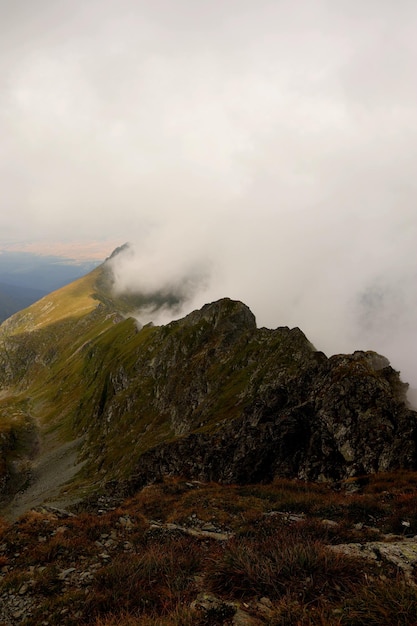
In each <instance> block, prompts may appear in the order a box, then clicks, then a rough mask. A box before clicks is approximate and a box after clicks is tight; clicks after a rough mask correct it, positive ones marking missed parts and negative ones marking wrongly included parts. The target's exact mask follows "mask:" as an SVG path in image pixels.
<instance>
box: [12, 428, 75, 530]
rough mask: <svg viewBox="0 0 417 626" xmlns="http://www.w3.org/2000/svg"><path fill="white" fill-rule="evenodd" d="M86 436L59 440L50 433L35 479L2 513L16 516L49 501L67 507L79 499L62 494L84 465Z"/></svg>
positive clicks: (35, 467) (37, 466) (40, 455)
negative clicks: (80, 454) (82, 448)
mask: <svg viewBox="0 0 417 626" xmlns="http://www.w3.org/2000/svg"><path fill="white" fill-rule="evenodd" d="M81 443H82V438H80V439H76V440H74V441H70V442H66V443H59V442H57V441H56V438H55V439H54V438H53V437H51V436H48V435H46V436H45V437H44V440H43V442H42V447H41V450H40V453H39V455H38V456H37V457H36V459H35V460H34V462H33V480H32V482H31V484H30V485H29V486H28V487H27V489H25V490H24V491H21V492H19V493H18V494H16V496H15V497H14V498H13V500H12V501H11V502H10V503H9V504H8V505H7V506H6V507H4V509H3V510H2V511H0V513H1V514H2V515H3V516H4V517H5V518H6V519H7V520H9V521H14V520H16V519H17V518H18V517H19V516H20V515H23V513H25V512H26V511H28V510H30V509H32V508H34V507H36V506H40V505H41V504H49V505H51V506H60V507H65V506H68V505H69V504H70V503H74V502H75V501H76V497H74V496H72V497H71V498H70V497H68V496H65V494H62V493H61V492H62V487H63V486H64V485H65V483H67V482H68V481H70V480H71V479H72V478H73V477H74V476H75V474H76V473H77V472H78V471H79V470H80V469H81V468H82V466H83V465H84V463H77V457H78V451H79V448H80V445H81Z"/></svg>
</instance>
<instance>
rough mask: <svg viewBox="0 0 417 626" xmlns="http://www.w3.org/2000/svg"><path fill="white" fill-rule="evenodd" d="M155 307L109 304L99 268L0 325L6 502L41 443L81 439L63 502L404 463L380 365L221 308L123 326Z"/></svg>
mask: <svg viewBox="0 0 417 626" xmlns="http://www.w3.org/2000/svg"><path fill="white" fill-rule="evenodd" d="M122 253H123V250H122ZM152 298H153V300H152ZM163 298H164V296H163V295H161V294H154V295H153V296H147V297H146V298H145V297H144V296H143V295H140V294H131V295H130V296H118V297H116V296H115V295H114V294H113V292H112V275H111V258H110V259H109V261H106V263H104V264H103V265H102V266H100V267H99V268H96V269H95V270H93V271H92V272H91V273H90V274H88V275H86V276H85V277H83V278H81V279H78V280H77V281H75V282H74V283H71V284H70V285H68V286H66V287H63V288H61V289H59V290H58V291H56V292H53V293H52V294H48V296H46V297H45V298H43V299H42V300H41V301H39V302H37V303H35V304H34V305H32V306H31V307H29V308H28V309H26V310H24V311H22V312H20V313H18V314H16V315H14V316H13V317H12V318H10V319H9V320H7V321H6V322H5V323H3V324H2V326H1V327H0V341H1V342H2V346H3V349H2V351H1V352H0V365H1V370H0V384H1V385H2V389H3V397H2V398H1V399H0V410H1V413H2V423H1V431H2V438H3V442H4V445H3V449H2V468H3V469H2V481H3V482H2V485H3V486H2V491H3V496H4V498H5V500H7V499H10V498H11V497H12V496H13V494H14V492H16V491H17V490H19V489H22V488H24V486H25V485H26V486H27V485H28V484H30V482H31V481H33V476H34V473H35V472H33V471H32V469H33V468H34V467H35V468H36V459H37V448H38V447H39V443H38V442H39V439H40V440H42V441H44V442H45V441H46V442H47V441H49V440H51V441H52V438H51V437H52V434H53V441H54V442H55V443H54V445H56V441H57V440H58V441H59V442H60V445H62V446H64V445H67V444H68V443H69V442H71V441H75V440H77V441H80V445H79V454H78V457H77V460H76V462H77V463H80V464H82V469H81V471H80V472H79V473H78V474H77V476H75V477H73V478H72V479H71V481H72V482H71V483H70V484H68V485H67V486H66V487H65V491H66V492H67V494H72V497H74V499H79V498H81V499H82V498H83V497H87V495H88V494H91V493H94V492H96V491H97V492H100V491H103V490H104V491H108V492H112V491H113V492H115V491H119V492H120V493H123V492H124V493H128V492H133V491H134V490H135V489H137V488H139V487H140V486H143V485H144V484H148V483H149V482H153V481H155V480H160V479H162V477H163V476H165V475H184V476H188V477H189V478H190V479H198V480H216V481H220V482H237V483H239V482H240V483H244V482H253V481H255V482H256V481H269V480H272V479H273V478H274V477H276V476H285V477H297V478H302V479H304V480H321V481H337V480H344V479H346V478H349V477H352V476H356V475H359V474H367V473H373V472H378V471H390V470H393V469H396V468H400V467H401V468H406V469H415V468H416V467H417V465H416V458H417V455H416V446H417V443H416V442H417V434H416V433H417V426H416V424H417V421H416V413H414V412H413V411H411V410H410V409H409V408H408V407H407V406H406V403H405V393H406V387H407V386H406V385H405V384H404V383H402V382H401V380H400V378H399V375H398V373H397V372H395V371H394V370H393V369H392V368H391V367H390V365H389V362H388V361H387V359H385V357H382V356H380V355H377V354H376V353H374V352H370V351H368V352H361V351H357V352H355V353H354V354H353V355H335V356H333V357H330V358H327V357H326V356H325V355H324V354H323V353H322V352H320V351H317V350H316V349H315V348H314V346H312V344H311V343H310V342H309V341H308V339H307V338H306V337H305V335H304V334H303V333H302V331H301V330H300V329H298V328H294V329H289V328H287V327H279V328H277V329H275V330H270V329H265V328H257V327H256V320H255V317H254V315H253V314H252V312H251V311H250V310H249V308H248V307H247V306H246V305H244V304H243V303H241V302H238V301H233V300H230V299H228V298H224V299H222V300H220V301H217V302H214V303H210V304H206V305H205V306H204V307H202V309H200V310H199V311H194V312H192V313H190V314H189V315H187V316H186V317H185V318H183V319H182V320H177V321H174V322H171V323H170V324H167V325H165V326H152V325H147V326H145V327H144V328H142V329H139V328H138V326H137V324H136V322H135V321H134V319H132V318H130V317H128V311H129V310H132V309H134V308H138V307H139V308H140V306H149V303H150V302H152V303H153V305H154V306H155V307H157V306H158V305H159V304H161V303H163ZM28 432H32V437H28V436H27V433H28ZM25 433H26V434H25ZM24 434H25V435H24ZM23 440H24V441H23ZM46 451H47V450H46ZM80 467H81V465H80ZM22 468H24V469H22ZM54 497H55V494H54Z"/></svg>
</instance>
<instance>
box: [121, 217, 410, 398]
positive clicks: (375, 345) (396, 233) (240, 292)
mask: <svg viewBox="0 0 417 626" xmlns="http://www.w3.org/2000/svg"><path fill="white" fill-rule="evenodd" d="M217 217H218V219H213V220H212V221H211V223H209V221H208V220H206V223H205V225H204V228H203V227H202V226H201V224H199V223H198V222H197V220H196V221H195V222H193V220H191V219H190V220H189V221H188V224H187V229H186V230H182V229H181V228H175V226H174V225H173V224H172V223H169V224H166V225H165V226H163V225H159V227H158V228H155V229H154V230H153V231H151V232H149V233H147V235H146V236H144V237H143V238H142V239H141V241H139V242H131V243H130V245H129V249H128V251H127V253H125V254H120V255H118V256H117V257H115V258H114V259H112V261H111V264H112V270H113V275H114V281H115V282H114V286H115V289H116V291H118V292H123V291H127V292H129V291H136V290H139V291H143V292H145V293H152V292H155V291H162V292H163V293H176V294H178V295H179V297H180V300H181V305H180V306H178V305H176V307H175V309H174V310H169V309H165V310H163V311H158V312H154V311H152V310H149V311H146V312H145V313H144V312H142V314H141V315H140V316H139V317H140V321H141V322H144V323H147V322H148V321H154V322H155V323H167V322H169V321H171V320H172V319H177V318H179V317H181V316H183V315H185V314H187V313H189V312H190V311H191V310H193V309H195V308H199V307H200V306H202V305H203V304H205V303H207V302H211V301H213V300H217V299H219V298H221V297H224V296H227V297H231V298H233V299H238V300H241V301H243V302H245V304H247V305H248V306H249V307H250V308H251V310H252V311H253V312H254V314H255V315H256V318H257V323H258V326H266V327H269V328H275V327H277V326H282V325H288V326H290V327H294V326H299V327H300V328H301V329H302V330H303V331H304V332H305V333H306V335H307V336H308V337H309V339H310V340H311V341H312V342H313V343H314V344H315V345H316V347H317V348H318V349H320V350H323V351H324V352H326V353H327V354H329V355H330V354H334V353H338V352H352V351H354V350H356V349H363V350H368V349H369V350H375V351H378V352H380V353H381V354H384V355H386V356H387V357H388V358H389V359H390V361H391V363H392V365H393V366H394V367H396V368H397V369H399V370H401V373H402V377H403V380H405V381H408V382H409V383H410V384H411V386H417V373H416V372H417V364H416V357H415V353H416V350H415V348H416V346H417V334H416V327H415V319H414V311H415V310H416V309H417V294H416V291H415V288H414V285H415V284H416V278H417V275H416V272H415V271H414V269H413V263H412V260H413V255H414V251H413V243H412V242H413V239H412V238H411V237H409V238H408V246H407V245H403V247H402V249H401V251H400V250H399V248H398V247H397V242H396V241H395V240H396V238H397V239H400V238H401V237H402V235H403V233H402V228H403V216H396V215H392V216H391V219H390V220H389V221H387V222H386V223H385V224H384V225H383V227H381V224H380V223H378V220H377V219H375V218H374V217H373V216H372V215H371V212H369V214H368V215H366V214H365V215H362V216H357V219H356V220H354V221H352V219H351V215H350V214H349V213H348V212H347V213H346V215H345V216H344V218H345V219H340V217H341V216H340V213H339V214H338V215H337V220H336V219H335V218H334V216H332V215H331V214H326V212H325V211H321V212H320V211H317V212H316V214H315V216H314V218H315V219H312V217H313V216H312V213H311V212H308V211H298V212H297V213H294V212H288V213H287V214H286V215H285V216H284V215H274V214H269V215H268V214H267V213H266V212H265V211H261V210H259V211H258V212H257V214H256V218H254V217H253V216H251V215H250V214H248V215H246V216H244V215H243V216H241V217H240V218H238V216H234V217H233V218H231V217H230V216H229V219H227V216H222V217H221V219H220V216H217ZM188 232H189V233H190V235H189V236H188ZM416 234H417V233H416ZM403 243H407V240H405V242H403Z"/></svg>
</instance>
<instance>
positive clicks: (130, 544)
mask: <svg viewBox="0 0 417 626" xmlns="http://www.w3.org/2000/svg"><path fill="white" fill-rule="evenodd" d="M416 486H417V474H416V473H400V474H399V475H398V480H395V475H391V474H389V475H384V476H382V475H381V476H374V477H367V479H366V480H363V481H361V488H360V490H359V491H357V492H353V493H350V492H349V491H345V490H344V489H339V490H332V489H330V488H329V486H326V485H308V484H306V483H301V482H298V481H288V480H277V481H275V482H274V483H272V484H270V485H249V486H245V487H242V486H234V485H229V486H224V485H218V484H200V483H195V482H194V483H190V482H186V481H182V480H179V479H175V480H171V479H169V480H166V481H165V482H163V483H160V484H156V485H152V486H150V487H146V488H145V489H143V490H141V491H140V492H139V493H138V494H136V496H134V497H132V498H130V499H128V500H127V501H126V502H124V503H123V504H122V505H120V506H119V507H118V508H116V509H114V510H109V511H107V512H104V513H102V514H95V513H94V512H90V513H87V512H86V513H81V514H79V515H76V516H75V517H67V518H65V519H59V517H58V516H56V515H54V514H53V513H37V512H31V513H29V514H27V515H26V516H24V517H23V518H21V519H20V520H19V521H18V522H17V523H15V524H12V525H9V524H6V523H3V522H1V523H0V573H1V581H0V596H1V595H2V594H6V596H4V597H7V594H10V593H11V594H19V590H20V589H21V587H22V585H24V584H29V589H30V591H28V592H27V593H30V594H33V595H34V596H36V598H37V608H36V610H35V611H34V612H33V613H32V616H28V617H27V619H26V621H25V622H24V623H25V624H26V626H31V625H35V624H39V623H41V622H42V621H43V620H45V616H47V621H48V622H49V623H50V624H51V625H52V624H57V625H58V624H59V625H62V626H65V625H67V626H74V625H75V624H77V625H80V626H86V625H87V624H88V625H92V626H136V625H137V624H141V625H143V626H159V625H160V626H191V625H193V626H205V625H209V624H213V625H215V624H225V625H226V624H229V623H230V619H231V618H230V616H229V617H227V615H228V614H229V615H230V613H231V612H233V610H234V609H233V610H232V609H230V605H227V604H224V607H226V606H227V607H228V608H227V610H224V608H222V605H221V604H220V609H219V610H218V611H217V610H215V611H212V612H211V613H210V612H207V613H204V611H201V610H200V611H198V610H193V609H192V608H191V604H192V602H193V600H195V599H196V597H197V595H198V594H199V593H201V592H207V593H208V592H210V593H212V594H214V595H215V596H216V597H217V598H218V599H219V602H220V603H222V602H224V603H227V602H232V603H234V606H241V607H244V610H245V611H246V612H247V613H248V614H249V615H251V616H252V617H255V618H256V619H257V620H258V623H259V624H270V625H272V626H274V625H275V626H278V625H285V626H291V625H294V626H300V625H301V626H304V625H306V626H307V625H319V626H359V624H370V625H376V624H381V626H386V625H390V624H400V625H402V626H405V625H406V624H410V625H413V624H414V626H416V625H417V620H416V619H415V616H417V595H416V590H415V588H414V587H413V586H412V585H410V584H409V583H407V584H406V583H405V581H404V579H403V578H402V577H401V576H400V575H399V574H398V571H397V570H396V569H395V568H394V567H392V566H389V565H386V564H384V563H383V562H381V563H379V564H377V565H375V564H372V563H370V562H367V561H365V560H363V559H361V560H357V559H356V560H355V559H353V558H348V557H347V556H345V555H342V554H336V553H335V552H333V551H332V550H331V549H330V547H329V546H331V545H334V544H337V543H347V542H362V543H365V542H367V541H370V540H372V541H375V540H376V539H380V538H381V535H382V533H383V532H387V531H390V532H392V531H396V532H400V534H401V535H406V534H408V533H409V532H413V534H414V528H415V526H414V525H415V524H416V518H417V515H416V505H417V489H416ZM150 519H159V520H161V524H162V526H160V527H153V526H151V525H150V522H149V520H150ZM403 522H406V525H404V524H403ZM170 523H175V524H176V525H177V526H183V527H185V528H191V529H192V530H193V531H197V532H198V531H199V529H203V528H204V527H205V525H207V524H209V525H210V527H213V528H215V529H217V530H218V531H225V530H227V531H229V532H230V533H232V534H231V536H230V538H229V539H225V538H224V539H223V540H221V541H219V540H217V541H216V540H215V539H213V538H211V537H210V536H207V535H205V534H204V533H202V534H201V535H200V536H189V535H187V534H184V533H183V532H182V531H181V530H178V529H175V530H173V529H172V528H171V529H170V528H169V524H170ZM109 538H110V539H111V541H110V543H109V544H106V541H108V539H109ZM106 551H107V552H108V555H107V556H106V557H105V558H104V559H103V553H104V552H106ZM67 567H74V568H75V571H76V574H75V575H74V576H73V577H72V578H71V577H69V578H67V579H65V580H63V578H62V576H61V572H62V570H63V569H65V568H67ZM89 568H91V569H90V576H89V577H87V579H86V582H82V579H81V578H80V576H81V574H82V572H83V571H86V570H89ZM262 597H264V598H268V602H269V608H268V610H267V611H266V612H265V610H261V607H260V605H259V601H260V599H261V598H262ZM413 620H414V621H413Z"/></svg>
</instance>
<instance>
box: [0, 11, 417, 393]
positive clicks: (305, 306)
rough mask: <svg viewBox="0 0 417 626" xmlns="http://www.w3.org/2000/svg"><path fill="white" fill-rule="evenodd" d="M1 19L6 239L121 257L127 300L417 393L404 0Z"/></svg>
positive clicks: (415, 18) (414, 125)
mask: <svg viewBox="0 0 417 626" xmlns="http://www.w3.org/2000/svg"><path fill="white" fill-rule="evenodd" d="M0 1H1V3H0V7H1V9H0V31H1V32H0V35H1V36H0V50H1V54H0V87H1V89H0V137H1V142H0V175H1V187H2V193H1V200H0V202H1V211H0V242H3V243H6V242H9V243H10V242H16V241H18V242H19V241H21V242H23V241H26V242H31V241H35V240H43V241H44V242H48V241H50V242H51V245H52V243H53V242H56V241H57V240H64V239H65V240H67V241H71V240H84V241H86V242H88V241H92V240H97V239H108V240H112V241H117V242H118V243H123V242H125V241H127V240H129V241H132V242H133V243H135V244H136V254H135V255H134V257H132V258H130V259H128V260H127V261H126V262H125V263H124V264H123V267H118V268H117V269H118V276H119V277H120V280H119V284H120V286H124V287H125V286H129V285H131V284H132V283H134V284H135V285H137V286H139V287H140V288H144V289H149V290H151V289H154V288H155V287H158V286H161V285H162V286H170V285H172V284H174V285H175V284H177V283H180V282H181V280H182V278H183V276H184V275H187V276H189V275H190V273H191V274H193V275H196V274H197V275H198V276H199V275H200V274H202V275H204V280H203V279H202V280H201V281H197V285H196V289H195V290H194V291H191V292H190V300H189V302H188V303H187V305H186V307H185V309H184V312H187V311H188V310H189V309H190V308H192V307H194V306H199V305H200V304H203V303H204V302H205V301H208V300H213V299H215V298H218V297H221V296H224V295H226V296H230V297H234V298H239V299H241V300H243V301H244V302H246V303H247V304H248V305H249V306H250V308H251V309H252V310H253V312H254V313H255V315H256V316H257V319H258V324H259V325H266V326H269V327H276V326H279V325H289V326H297V325H298V326H300V327H301V328H302V329H303V330H304V332H305V333H306V334H307V336H308V337H309V338H310V339H311V340H312V341H313V343H315V345H316V346H317V347H318V348H320V349H323V350H324V351H325V352H326V353H328V354H330V353H332V352H338V351H351V350H353V349H355V348H363V349H376V350H378V351H380V352H383V353H385V354H386V355H387V356H388V357H389V358H390V359H391V361H392V363H393V365H394V366H395V367H397V368H399V369H401V371H402V372H403V378H405V379H406V380H409V381H411V382H413V384H414V385H415V386H417V356H416V354H417V321H416V320H417V289H416V287H417V281H416V278H417V253H416V242H417V205H416V199H417V176H416V172H415V169H416V163H417V159H416V157H417V141H416V140H417V106H416V105H417V72H416V60H417V37H416V36H415V34H416V32H417V3H416V2H415V1H414V0H410V1H408V0H398V1H397V2H393V1H392V0H270V1H268V0H211V1H210V2H208V1H205V0H152V1H151V0H117V1H116V0H114V1H112V0H91V1H89V0H82V1H81V0H71V1H69V0H61V1H59V0H32V1H29V0H15V1H14V2H6V1H5V0H0ZM110 252H111V250H109V253H110Z"/></svg>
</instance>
